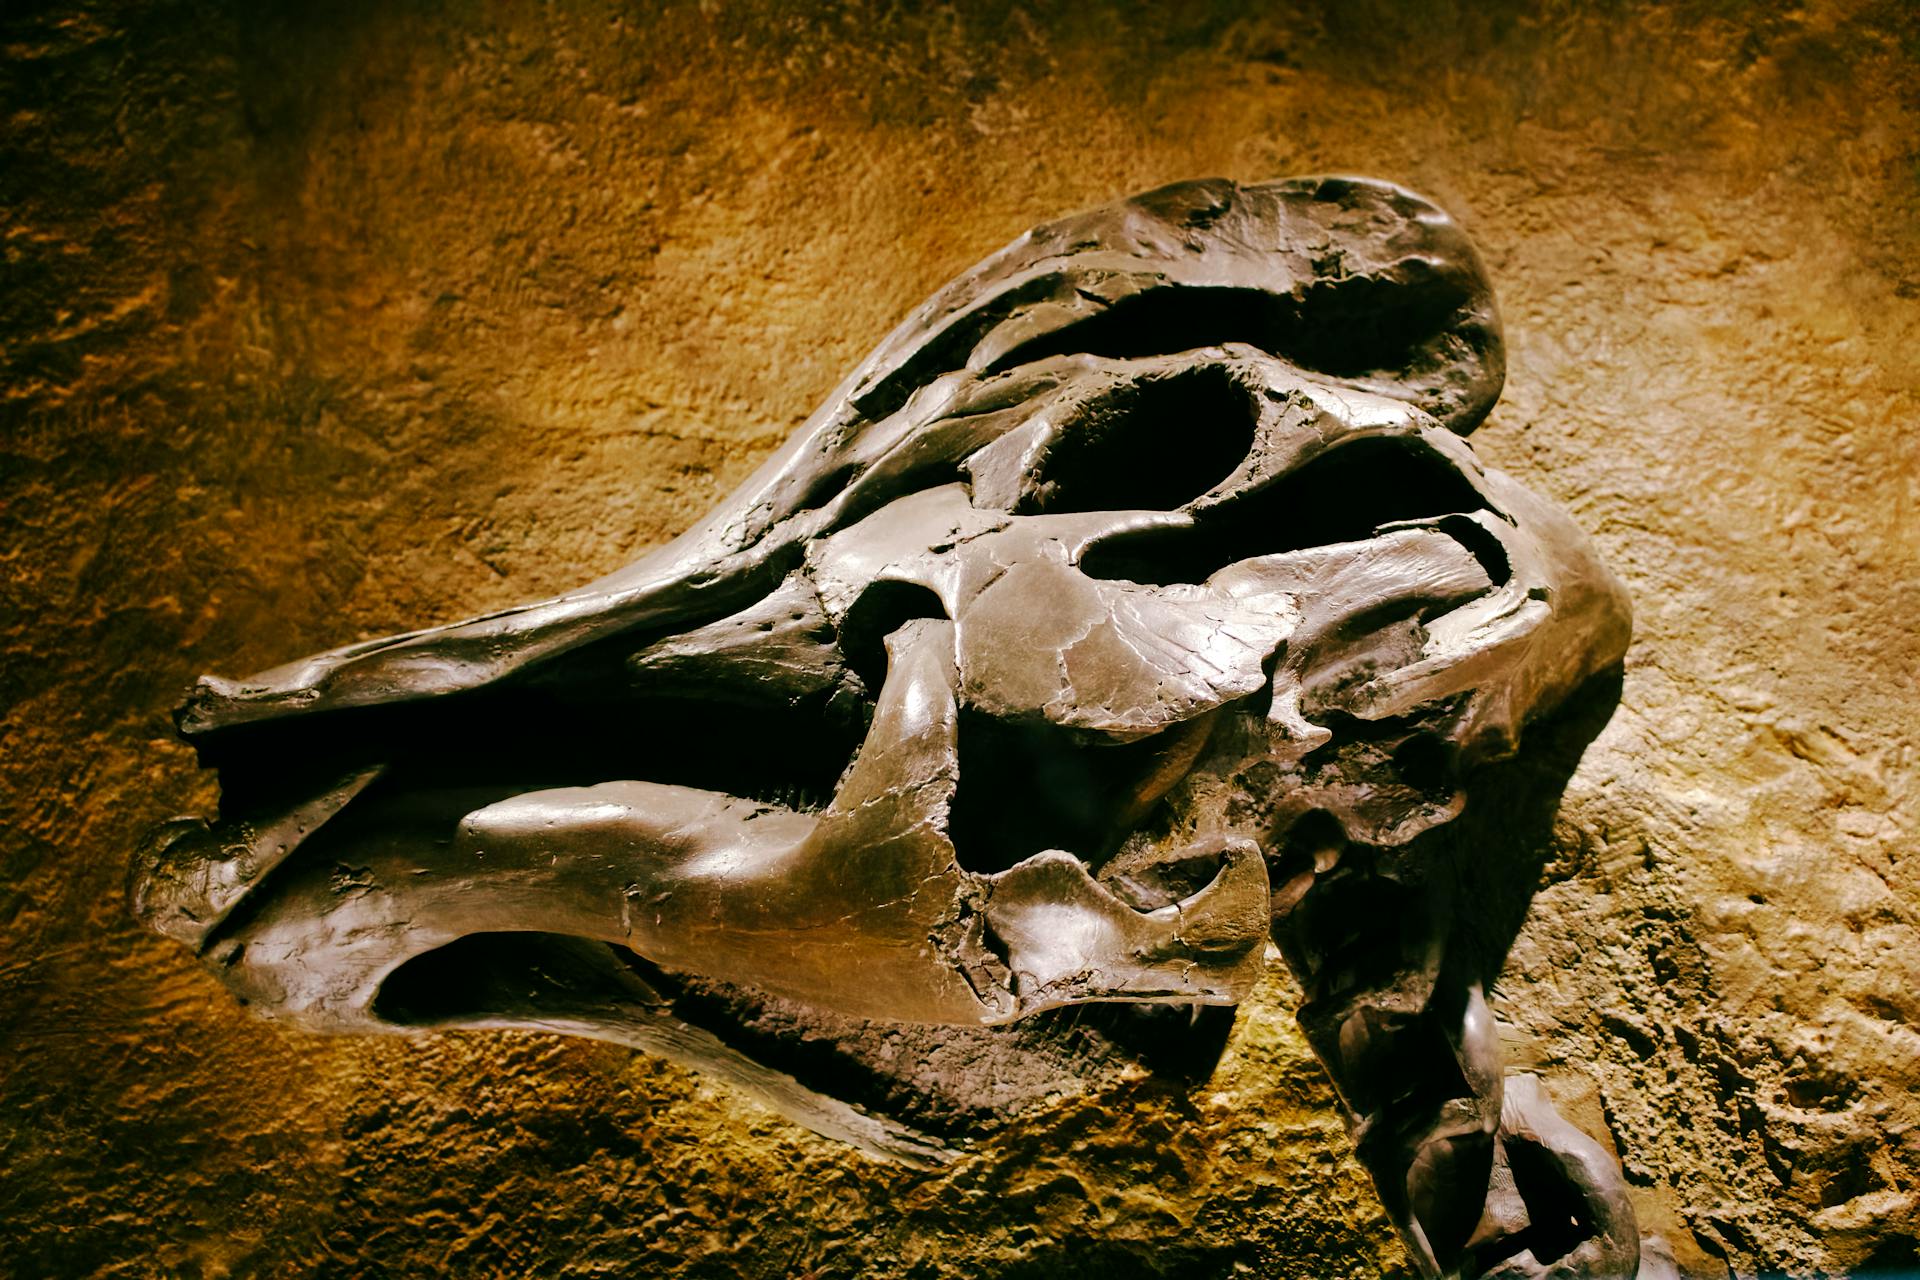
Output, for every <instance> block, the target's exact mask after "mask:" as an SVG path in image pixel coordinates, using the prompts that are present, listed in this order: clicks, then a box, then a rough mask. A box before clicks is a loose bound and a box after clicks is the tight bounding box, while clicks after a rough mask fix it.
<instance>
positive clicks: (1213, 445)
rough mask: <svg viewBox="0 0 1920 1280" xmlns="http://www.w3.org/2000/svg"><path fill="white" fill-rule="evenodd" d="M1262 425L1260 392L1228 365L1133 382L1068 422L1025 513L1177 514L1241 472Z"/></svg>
mask: <svg viewBox="0 0 1920 1280" xmlns="http://www.w3.org/2000/svg"><path fill="white" fill-rule="evenodd" d="M1257 422H1258V418H1257V409H1256V407H1255V405H1254V401H1253V397H1252V396H1251V394H1250V393H1249V392H1248V391H1247V389H1246V388H1245V387H1242V386H1241V385H1239V384H1238V383H1237V382H1235V381H1234V379H1233V377H1232V376H1231V374H1229V373H1228V371H1227V370H1226V369H1224V368H1221V367H1219V366H1203V367H1201V368H1197V369H1186V370H1182V371H1180V372H1177V373H1173V374H1169V375H1167V376H1164V377H1157V378H1149V379H1146V380H1143V381H1140V382H1135V383H1131V384H1128V385H1126V386H1124V387H1121V388H1119V389H1118V390H1116V391H1115V392H1114V393H1113V394H1111V395H1109V396H1106V397H1104V398H1102V399H1100V400H1097V401H1095V402H1093V403H1091V404H1088V405H1086V406H1084V407H1083V408H1082V409H1081V410H1080V411H1079V413H1078V414H1077V415H1076V416H1075V417H1074V418H1073V419H1072V420H1070V421H1068V422H1066V423H1063V424H1062V426H1061V428H1060V430H1059V431H1058V433H1057V434H1056V435H1055V437H1054V440H1053V442H1052V444H1051V445H1050V446H1049V447H1048V449H1047V451H1046V454H1045V455H1044V456H1043V457H1042V458H1041V460H1040V462H1039V464H1038V465H1037V466H1036V468H1035V469H1034V471H1033V473H1032V474H1031V475H1030V476H1029V477H1028V481H1027V485H1026V495H1025V496H1024V497H1023V498H1022V500H1021V501H1020V503H1019V506H1018V511H1019V513H1020V514H1023V515H1030V514H1036V513H1042V512H1044V513H1047V514H1054V515H1059V514H1065V513H1069V512H1084V511H1172V510H1174V509H1176V508H1178V507H1182V506H1184V505H1186V504H1187V503H1189V502H1191V501H1193V500H1194V499H1195V498H1198V497H1200V496H1201V495H1202V494H1205V493H1206V492H1207V491H1208V490H1210V489H1212V488H1213V487H1214V486H1215V485H1217V484H1219V483H1220V482H1221V481H1222V480H1225V479H1226V478H1227V477H1228V476H1230V475H1232V474H1233V472H1234V469H1235V468H1237V467H1238V466H1239V465H1240V464H1241V462H1242V461H1244V460H1245V459H1246V456H1247V454H1248V452H1249V451H1250V450H1251V449H1252V448H1253V436H1254V429H1255V426H1256V425H1257Z"/></svg>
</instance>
